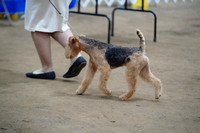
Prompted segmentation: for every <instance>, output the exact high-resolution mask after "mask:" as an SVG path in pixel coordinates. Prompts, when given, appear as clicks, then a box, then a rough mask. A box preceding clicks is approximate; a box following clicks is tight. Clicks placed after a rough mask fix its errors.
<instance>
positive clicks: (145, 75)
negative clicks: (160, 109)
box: [140, 63, 162, 99]
mask: <svg viewBox="0 0 200 133" xmlns="http://www.w3.org/2000/svg"><path fill="white" fill-rule="evenodd" d="M140 76H141V77H142V79H144V80H145V81H147V82H150V83H152V84H153V85H154V87H155V98H156V99H159V97H160V96H161V95H162V83H161V81H160V79H158V78H157V77H156V76H154V75H153V74H152V73H151V70H150V68H149V64H148V63H147V64H146V65H145V66H144V67H143V69H142V70H141V71H140Z"/></svg>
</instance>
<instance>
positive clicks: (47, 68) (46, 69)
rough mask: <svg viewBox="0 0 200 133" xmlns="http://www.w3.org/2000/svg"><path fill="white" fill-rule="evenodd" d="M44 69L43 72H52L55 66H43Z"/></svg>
mask: <svg viewBox="0 0 200 133" xmlns="http://www.w3.org/2000/svg"><path fill="white" fill-rule="evenodd" d="M42 71H43V73H48V72H52V71H53V68H52V67H42Z"/></svg>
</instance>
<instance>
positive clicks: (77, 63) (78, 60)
mask: <svg viewBox="0 0 200 133" xmlns="http://www.w3.org/2000/svg"><path fill="white" fill-rule="evenodd" d="M50 35H51V36H52V37H53V38H54V39H55V40H56V41H57V42H58V43H60V44H61V46H62V47H63V48H65V47H66V46H67V45H68V38H69V37H70V36H73V34H72V32H71V30H67V31H65V32H54V33H51V34H50ZM85 65H86V60H85V59H84V58H83V57H82V56H81V54H78V55H77V57H75V58H73V59H71V66H70V68H69V70H68V72H67V73H65V74H64V75H63V77H65V78H71V77H75V76H77V75H78V74H79V73H80V71H81V70H82V68H83V67H85Z"/></svg>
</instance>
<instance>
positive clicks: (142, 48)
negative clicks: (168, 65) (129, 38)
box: [136, 29, 145, 53]
mask: <svg viewBox="0 0 200 133" xmlns="http://www.w3.org/2000/svg"><path fill="white" fill-rule="evenodd" d="M136 33H137V35H138V37H139V38H140V48H141V50H142V53H145V38H144V35H143V34H142V32H141V31H140V30H139V29H137V30H136Z"/></svg>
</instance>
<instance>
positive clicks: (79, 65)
mask: <svg viewBox="0 0 200 133" xmlns="http://www.w3.org/2000/svg"><path fill="white" fill-rule="evenodd" d="M86 64H87V62H86V60H85V59H84V58H83V57H78V58H77V59H76V61H75V62H74V63H73V64H72V65H71V66H70V68H69V70H68V71H67V72H66V73H65V74H64V75H63V77H64V78H72V77H75V76H77V75H79V73H80V72H81V70H82V69H83V68H84V67H85V66H86Z"/></svg>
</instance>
